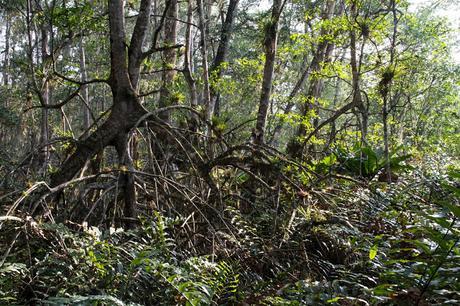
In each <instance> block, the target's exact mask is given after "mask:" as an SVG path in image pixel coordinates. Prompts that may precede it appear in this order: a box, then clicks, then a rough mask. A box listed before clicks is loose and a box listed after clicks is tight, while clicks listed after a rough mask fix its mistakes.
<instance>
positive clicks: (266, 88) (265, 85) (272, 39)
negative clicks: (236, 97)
mask: <svg viewBox="0 0 460 306" xmlns="http://www.w3.org/2000/svg"><path fill="white" fill-rule="evenodd" d="M281 10H282V2H281V0H274V1H273V6H272V15H271V19H270V20H269V21H268V23H267V24H266V26H265V38H264V53H265V64H264V73H263V80H262V91H261V94H260V100H259V110H258V112H257V121H256V127H255V129H254V131H253V141H254V143H255V144H259V145H260V144H263V143H264V134H265V125H266V121H267V112H268V106H269V104H270V96H271V93H272V86H273V73H274V69H275V57H276V47H277V40H278V22H279V18H280V15H281Z"/></svg>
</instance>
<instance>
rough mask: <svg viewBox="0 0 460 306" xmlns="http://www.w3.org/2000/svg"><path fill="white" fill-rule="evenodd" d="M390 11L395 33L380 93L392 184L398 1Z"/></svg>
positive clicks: (386, 158)
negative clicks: (391, 116) (391, 124)
mask: <svg viewBox="0 0 460 306" xmlns="http://www.w3.org/2000/svg"><path fill="white" fill-rule="evenodd" d="M390 11H391V13H392V17H393V33H392V37H391V44H390V63H389V65H388V67H387V68H386V71H385V72H384V73H383V76H382V79H381V80H380V83H379V91H380V94H381V96H382V99H383V106H382V121H383V143H384V156H385V172H386V180H387V182H391V181H392V180H391V164H390V137H391V135H390V130H389V124H388V115H389V112H390V111H389V105H388V102H389V101H390V100H391V86H392V83H393V78H394V74H395V67H394V66H395V55H396V36H397V33H398V16H397V10H396V0H391V2H390Z"/></svg>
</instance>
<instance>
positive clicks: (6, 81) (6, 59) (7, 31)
mask: <svg viewBox="0 0 460 306" xmlns="http://www.w3.org/2000/svg"><path fill="white" fill-rule="evenodd" d="M5 14H6V17H5V19H6V20H5V51H3V55H4V59H3V85H5V86H8V84H9V83H10V82H9V81H10V74H9V70H10V35H11V17H10V14H9V13H8V12H5ZM6 103H7V100H5V107H6V106H7V104H6Z"/></svg>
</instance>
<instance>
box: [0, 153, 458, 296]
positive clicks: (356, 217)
mask: <svg viewBox="0 0 460 306" xmlns="http://www.w3.org/2000/svg"><path fill="white" fill-rule="evenodd" d="M343 153H344V152H341V153H340V152H339V153H337V154H335V155H333V156H332V155H331V156H329V157H327V158H325V159H323V160H322V161H320V162H317V163H316V164H309V165H301V164H295V163H292V162H289V161H286V160H282V159H281V158H280V157H279V156H278V157H277V158H273V159H272V160H271V161H270V163H271V165H272V166H273V167H275V168H271V172H270V173H271V174H270V175H267V176H264V180H263V181H262V182H258V183H257V182H254V180H255V177H253V178H251V177H249V176H248V175H247V173H248V172H243V171H240V170H238V169H235V168H233V167H224V166H220V167H217V168H216V169H214V170H213V172H212V173H211V175H210V177H211V179H212V181H213V182H214V183H215V188H216V190H218V191H219V196H220V197H221V198H222V199H223V200H221V202H219V203H221V204H222V206H221V207H214V209H213V210H211V211H207V209H208V210H209V207H206V206H205V204H206V203H201V204H200V202H199V201H198V202H197V201H196V200H195V199H194V196H195V197H197V198H198V195H197V194H195V195H192V194H193V191H192V190H188V191H187V190H182V191H180V192H179V190H176V191H175V192H176V196H177V198H176V199H175V200H174V201H176V202H177V201H180V200H181V197H188V199H189V203H185V204H184V203H183V206H182V207H179V205H177V206H176V207H175V209H173V207H170V206H164V207H158V206H156V207H150V208H148V209H147V208H146V210H145V214H144V215H143V216H142V217H141V222H140V223H139V224H138V226H136V227H135V228H134V229H131V230H127V229H122V228H121V227H119V226H117V224H119V223H117V222H116V216H115V215H113V216H111V218H112V222H108V221H107V220H96V219H91V218H92V217H88V216H92V215H97V213H96V212H97V211H96V212H95V211H94V207H93V208H91V209H90V208H88V210H89V211H90V213H88V215H87V217H86V218H85V219H84V220H81V219H80V220H77V219H75V220H74V221H69V220H72V219H71V218H68V214H67V217H66V218H65V220H64V218H63V217H62V216H60V215H59V214H58V213H57V212H59V210H58V209H53V210H52V211H53V214H54V216H46V214H45V216H44V217H42V218H39V219H37V220H36V219H34V218H32V217H31V216H29V215H28V213H27V211H29V210H28V209H30V207H26V203H28V205H31V203H32V201H28V200H27V199H28V198H31V197H33V193H34V190H35V189H37V188H39V186H37V184H35V185H31V186H29V188H26V189H24V191H22V192H23V193H22V196H21V194H19V193H17V192H15V190H17V189H16V188H17V187H18V186H20V183H19V182H18V181H14V182H13V181H11V180H8V181H6V180H5V179H4V180H3V185H4V186H6V187H9V188H10V189H9V190H8V189H5V190H4V191H2V194H1V201H2V203H6V204H7V205H4V206H3V207H4V209H5V210H4V211H3V212H2V217H1V221H0V222H1V223H0V224H1V225H0V226H1V231H0V235H1V239H0V241H1V245H0V247H1V262H0V285H1V286H0V288H1V289H0V304H5V305H6V304H7V305H22V304H34V303H41V304H43V305H175V304H178V305H183V304H184V305H185V304H186V305H327V304H331V305H457V304H458V303H460V281H459V275H460V273H459V267H460V247H459V243H458V242H459V239H460V226H459V222H458V218H459V217H460V208H459V196H460V188H459V178H460V172H459V171H458V170H455V168H454V165H455V162H454V161H450V162H448V163H447V164H450V165H451V166H445V164H446V162H445V160H443V161H442V165H443V166H441V163H440V162H439V161H436V159H435V158H428V157H425V158H424V159H419V160H417V159H415V158H412V159H409V158H408V157H402V155H399V156H400V157H399V158H395V160H394V164H393V165H394V167H393V168H394V169H397V170H395V171H397V172H395V173H394V174H393V175H394V176H395V177H394V178H393V179H392V180H391V183H388V182H385V181H384V180H383V182H382V179H380V181H379V178H382V175H381V173H380V172H381V171H380V172H379V170H380V169H381V167H380V166H378V158H377V155H376V154H374V155H375V156H374V155H372V154H371V153H370V151H369V150H368V151H367V152H366V156H367V157H368V158H367V159H366V163H367V164H366V165H364V164H363V163H361V165H359V164H358V165H359V166H360V167H363V168H358V169H357V168H356V164H354V161H355V158H356V155H353V154H351V155H348V157H347V158H344V154H343ZM374 157H375V158H374ZM372 158H374V159H375V160H374V161H372ZM341 159H342V160H341ZM372 163H374V164H375V165H373V164H372ZM396 166H397V167H396ZM274 169H277V170H276V171H275V170H274ZM8 170H9V169H6V167H4V168H2V172H3V173H2V175H3V174H6V172H7V171H8ZM357 172H361V174H362V175H361V176H359V174H358V173H357ZM363 173H364V174H365V175H363ZM396 173H397V177H396ZM112 174H113V175H115V173H114V172H112ZM379 174H380V175H379ZM5 178H6V176H5ZM106 179H107V181H106V182H110V180H111V179H113V178H110V175H109V176H108V177H107V178H106ZM145 179H146V181H145V185H146V186H149V184H150V183H153V181H147V179H148V177H147V178H145ZM208 179H209V178H208ZM248 182H251V184H250V185H248ZM177 184H179V183H177ZM263 184H266V185H267V186H263ZM78 186H79V185H78V184H76V185H75V186H72V187H73V188H68V189H67V191H66V193H68V195H70V194H71V195H73V196H74V198H78V196H77V195H78V194H80V195H81V193H83V191H82V190H79V189H78V188H79V187H78ZM248 186H249V187H248ZM254 186H255V187H254ZM172 187H173V186H172V185H171V186H170V188H172ZM176 187H177V186H176ZM149 188H150V187H146V188H145V191H146V192H148V190H149ZM26 190H27V191H26ZM106 190H107V189H106ZM108 190H110V189H108ZM140 196H143V197H144V201H145V203H146V204H147V203H148V193H145V194H143V195H140ZM103 197H104V194H102V195H100V198H101V199H102V198H103ZM111 200H112V201H116V200H117V199H116V198H115V199H111ZM182 200H183V201H185V200H184V198H182ZM202 200H203V199H200V201H202ZM35 201H37V199H35ZM106 201H107V202H110V201H109V199H106V200H101V202H104V203H105V202H106ZM79 203H80V204H81V202H79ZM80 204H79V205H80ZM99 205H100V204H99ZM198 205H202V206H198ZM69 207H72V205H69ZM114 210H115V211H116V208H115V209H114ZM200 214H201V215H200ZM70 215H72V214H71V213H70ZM78 215H81V214H78ZM100 215H104V213H103V212H100V213H99V216H100ZM210 218H213V219H212V220H211V219H210ZM61 220H62V221H61Z"/></svg>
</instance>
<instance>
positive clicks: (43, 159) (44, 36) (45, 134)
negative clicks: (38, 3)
mask: <svg viewBox="0 0 460 306" xmlns="http://www.w3.org/2000/svg"><path fill="white" fill-rule="evenodd" d="M48 35H49V33H48V29H47V27H46V25H42V29H41V61H42V69H43V75H44V76H43V85H42V88H43V90H42V93H41V95H42V104H43V105H44V106H47V105H49V104H50V84H49V80H48V72H47V71H48V67H47V66H48V58H49V54H50V53H49V46H48V44H49V36H48ZM48 115H49V110H48V108H46V107H43V108H42V109H41V121H40V146H41V152H40V153H41V154H40V159H39V161H40V166H41V167H43V169H44V170H46V168H47V167H48V161H49V157H50V152H49V146H48V140H49V120H48Z"/></svg>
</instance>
